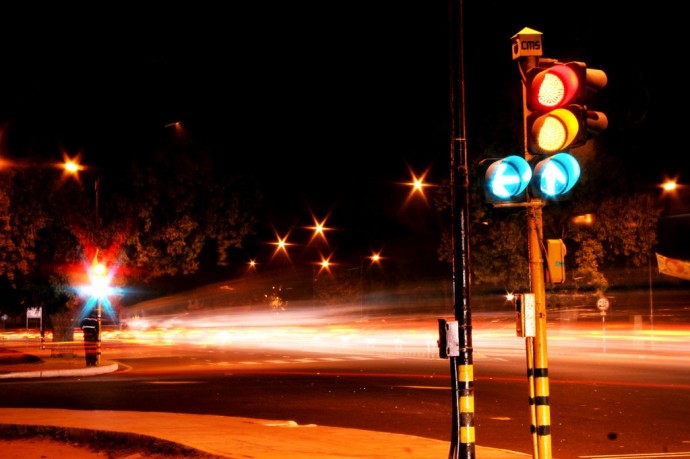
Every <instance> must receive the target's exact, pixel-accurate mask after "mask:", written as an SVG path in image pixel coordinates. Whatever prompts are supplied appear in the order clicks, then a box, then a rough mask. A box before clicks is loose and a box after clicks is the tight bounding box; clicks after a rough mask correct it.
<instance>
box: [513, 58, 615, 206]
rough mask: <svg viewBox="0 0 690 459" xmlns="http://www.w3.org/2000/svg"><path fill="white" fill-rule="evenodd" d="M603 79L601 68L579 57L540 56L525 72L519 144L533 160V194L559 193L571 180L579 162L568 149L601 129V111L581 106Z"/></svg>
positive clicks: (550, 195)
mask: <svg viewBox="0 0 690 459" xmlns="http://www.w3.org/2000/svg"><path fill="white" fill-rule="evenodd" d="M606 82H607V77H606V74H605V73H604V72H603V71H601V70H598V69H588V68H587V66H586V64H584V63H583V62H568V63H559V62H557V61H554V60H550V59H546V60H542V61H540V63H539V65H537V66H536V67H534V68H532V69H531V70H529V71H528V72H527V76H526V78H525V81H524V85H525V93H524V94H525V99H524V104H525V107H524V113H525V135H526V142H525V144H526V147H527V151H528V152H529V154H530V155H532V158H531V159H532V163H533V164H534V178H533V180H532V183H531V186H530V192H531V194H532V195H533V196H534V197H537V198H540V199H550V200H558V199H563V198H564V197H565V196H566V195H567V194H568V193H569V192H570V190H572V188H573V186H574V185H575V183H577V181H578V179H579V178H580V165H579V163H578V162H577V160H576V159H575V157H574V156H572V155H571V154H570V153H569V151H570V149H571V148H576V147H580V146H583V145H584V144H586V143H587V141H588V140H589V139H590V138H592V137H593V136H595V135H597V134H599V133H600V132H601V131H603V130H604V129H606V127H607V125H608V119H607V117H606V115H605V114H604V113H602V112H597V111H593V110H589V109H588V106H587V104H588V103H589V98H590V97H591V96H592V95H593V94H594V93H596V92H597V91H598V90H600V89H602V88H603V87H604V86H605V85H606Z"/></svg>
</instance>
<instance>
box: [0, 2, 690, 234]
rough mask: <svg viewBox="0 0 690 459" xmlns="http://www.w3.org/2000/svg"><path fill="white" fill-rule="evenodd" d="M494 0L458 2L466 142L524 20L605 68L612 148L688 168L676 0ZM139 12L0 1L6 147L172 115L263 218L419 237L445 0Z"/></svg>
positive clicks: (135, 133) (438, 159) (506, 117)
mask: <svg viewBox="0 0 690 459" xmlns="http://www.w3.org/2000/svg"><path fill="white" fill-rule="evenodd" d="M506 3H507V2H499V1H486V0H484V1H481V2H480V1H475V2H463V24H464V30H463V32H464V44H465V48H464V51H465V74H464V76H465V91H466V123H467V138H468V153H469V154H470V156H472V155H480V154H484V152H481V151H478V148H476V147H478V146H479V145H482V144H486V143H496V139H495V138H494V137H497V136H504V135H508V134H509V129H508V128H505V132H504V126H503V125H504V124H506V123H507V122H515V120H519V119H520V116H521V113H520V109H521V108H520V105H519V104H520V81H519V75H518V71H517V66H516V64H515V62H513V61H512V59H511V47H510V44H511V41H510V38H511V37H512V36H513V35H514V34H516V33H517V32H519V31H520V30H521V29H522V28H524V27H530V28H533V29H536V30H538V31H541V32H542V33H543V43H544V48H545V52H544V55H545V57H552V58H557V59H559V60H562V61H568V60H580V61H585V62H587V63H588V64H589V65H590V66H591V67H596V68H601V69H604V70H605V71H606V72H607V74H608V77H609V85H608V86H607V88H606V89H605V90H604V91H605V93H604V94H603V96H602V100H603V101H604V103H605V104H606V106H605V107H599V108H601V109H602V110H604V111H605V112H606V113H607V114H608V116H609V120H610V121H609V129H608V130H607V132H606V133H605V134H603V135H604V136H607V137H606V139H607V145H608V148H609V149H610V150H611V151H612V152H613V153H614V154H616V155H620V157H622V158H625V159H626V161H627V162H629V163H634V162H640V167H639V168H636V169H639V171H641V173H643V175H644V176H645V178H647V179H649V180H651V181H655V180H659V181H660V180H662V179H663V176H662V174H666V175H671V176H675V175H678V174H680V179H681V180H683V179H684V180H686V181H689V180H690V168H689V166H688V165H689V164H690V161H688V156H690V154H689V153H690V152H688V151H687V146H686V145H685V143H681V142H679V141H678V140H677V137H676V134H677V133H678V134H682V133H684V132H686V131H687V127H686V126H685V119H686V118H687V116H685V115H684V112H683V107H684V105H685V103H686V102H687V99H688V95H687V90H686V89H685V87H684V86H685V80H686V78H685V76H684V73H682V71H681V70H680V68H682V67H684V65H681V64H682V61H683V59H684V56H685V55H686V54H687V52H686V50H685V42H686V41H687V34H686V33H685V30H686V29H687V26H685V25H683V24H681V18H682V17H684V16H683V14H682V13H681V12H680V11H679V10H678V11H676V10H674V9H672V8H670V7H666V6H664V5H663V3H662V4H659V5H656V4H655V5H645V7H644V8H641V7H640V8H637V7H633V6H629V5H626V6H625V8H622V7H614V6H607V9H606V11H601V10H599V6H600V5H601V2H593V1H592V2H589V1H588V2H579V3H576V4H573V7H574V9H577V11H576V12H575V13H574V14H573V15H572V16H569V15H568V14H567V11H566V9H565V6H564V5H559V6H558V8H553V3H552V2H542V1H536V2H528V3H524V2H511V3H510V4H506ZM133 5H134V4H133ZM238 5H240V6H238ZM139 8H140V7H134V6H121V4H118V5H117V7H111V9H107V8H105V7H103V8H102V9H101V10H99V11H97V10H95V9H94V10H91V9H88V8H87V9H83V8H80V9H74V10H71V11H70V10H69V8H65V7H63V6H61V7H60V8H50V9H46V10H32V11H24V12H16V11H15V12H10V11H7V12H5V13H3V15H2V20H1V24H0V38H1V39H2V40H1V41H0V43H2V53H1V54H0V59H2V67H1V68H2V70H1V71H0V88H2V90H0V122H2V123H3V126H4V131H3V132H4V133H3V136H4V138H5V140H6V141H8V139H11V142H9V141H8V144H9V145H12V147H11V148H10V149H9V150H10V151H7V150H8V147H7V146H6V147H5V154H9V155H15V154H21V151H12V148H14V149H17V150H22V149H24V150H31V151H41V152H46V154H47V156H50V155H51V154H54V157H55V158H56V159H59V148H66V149H67V150H68V151H73V152H77V151H81V152H83V155H84V156H83V159H84V161H86V162H90V163H96V164H99V165H101V167H108V165H109V164H113V163H116V162H118V161H121V160H122V159H123V158H126V157H128V156H132V155H134V156H136V155H138V154H142V152H146V151H148V150H150V149H151V148H152V146H153V145H155V144H156V142H157V141H158V140H159V139H160V136H161V135H164V134H163V132H164V130H165V129H166V128H165V127H164V126H165V125H166V124H167V123H170V122H172V121H181V122H182V123H183V124H184V126H185V128H186V129H187V131H188V133H189V134H190V135H192V136H193V137H194V138H195V139H196V140H197V141H198V142H199V143H200V144H203V145H206V146H208V147H209V148H210V149H211V150H212V151H213V153H214V155H215V156H216V157H217V158H218V159H219V161H220V160H221V159H222V164H223V166H224V167H228V168H231V169H233V170H234V169H237V170H238V171H243V172H246V173H250V174H253V175H255V176H256V177H258V178H259V179H260V180H261V182H262V184H263V186H264V189H265V190H266V200H267V209H269V212H267V213H269V214H270V216H271V218H270V220H271V221H270V222H264V223H265V224H270V225H274V226H276V227H281V226H282V227H285V228H287V227H289V226H290V225H296V224H298V222H303V224H310V223H311V222H310V221H309V211H314V212H316V213H317V215H320V216H325V215H326V214H327V213H328V212H330V213H331V215H332V220H331V222H337V223H335V224H336V225H341V226H343V227H345V226H349V227H355V226H357V227H358V228H356V229H357V230H358V231H360V232H362V231H365V232H371V233H372V238H374V239H383V238H385V236H386V234H385V233H386V232H388V231H401V232H403V233H404V232H407V233H408V236H409V235H412V236H413V238H414V237H415V236H416V240H417V241H421V240H427V239H425V238H426V234H427V230H428V229H429V227H433V226H434V223H433V221H432V222H425V221H424V220H425V219H432V218H433V216H432V214H433V212H430V211H424V210H423V209H420V208H415V207H414V206H408V207H404V206H403V203H404V199H405V196H406V194H407V189H406V188H404V187H401V186H400V185H399V183H400V182H405V181H407V180H409V172H408V170H409V169H408V168H410V167H411V168H412V169H413V170H414V171H416V172H417V173H421V172H423V171H424V170H426V169H428V170H429V175H428V178H429V179H431V180H435V181H438V180H440V179H441V178H446V177H447V176H448V174H449V172H448V166H449V162H450V161H449V158H450V156H449V151H448V145H449V140H448V125H449V123H450V119H449V116H448V107H449V102H448V88H449V73H448V71H449V64H448V59H447V57H448V44H449V38H448V23H449V18H448V3H447V2H446V1H417V2H392V1H388V2H357V1H355V2H320V3H316V4H312V3H310V2H301V3H300V2H271V1H269V2H244V3H241V4H240V3H237V4H236V3H235V2H231V3H218V2H217V3H208V5H206V4H201V5H200V4H199V2H194V3H191V2H190V3H189V4H182V5H181V6H177V7H173V6H166V7H150V8H149V9H148V10H140V9H139ZM614 8H620V9H614ZM678 115H680V117H682V119H679V118H678ZM676 119H678V121H674V120H676ZM518 122H519V121H518ZM511 153H513V152H508V151H498V152H493V155H494V156H505V155H507V154H511ZM369 222H371V223H369ZM391 222H393V223H391ZM389 223H390V224H391V225H393V226H388V225H389ZM395 225H398V226H395ZM377 228H380V229H378V230H377ZM392 228H395V230H393V229H392ZM432 245H433V244H432Z"/></svg>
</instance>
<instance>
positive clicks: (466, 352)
mask: <svg viewBox="0 0 690 459" xmlns="http://www.w3.org/2000/svg"><path fill="white" fill-rule="evenodd" d="M448 17H449V32H450V35H449V37H450V46H449V49H450V56H449V58H450V94H449V96H450V116H451V132H450V166H451V176H450V195H451V244H452V256H453V260H452V262H453V263H452V264H453V299H454V314H455V321H451V322H446V321H444V320H443V319H439V337H440V339H439V351H440V356H441V357H444V358H445V357H447V358H449V361H450V373H451V391H452V403H453V406H452V433H451V448H450V453H449V458H450V459H460V458H465V459H473V458H474V457H475V435H474V367H473V357H472V352H473V347H472V311H471V307H470V247H469V239H470V234H469V174H468V165H467V148H466V146H467V140H466V138H465V81H464V63H463V59H464V56H463V46H464V44H463V28H462V21H463V17H462V0H449V3H448Z"/></svg>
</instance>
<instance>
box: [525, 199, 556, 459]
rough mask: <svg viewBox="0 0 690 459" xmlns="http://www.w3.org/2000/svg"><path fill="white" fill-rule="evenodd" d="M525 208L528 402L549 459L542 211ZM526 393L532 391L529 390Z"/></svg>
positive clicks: (536, 204)
mask: <svg viewBox="0 0 690 459" xmlns="http://www.w3.org/2000/svg"><path fill="white" fill-rule="evenodd" d="M530 204H532V205H530V206H528V207H527V238H528V240H527V245H528V252H529V253H528V256H529V275H530V284H531V289H532V293H534V306H535V316H536V318H535V319H536V323H535V330H536V336H535V338H534V368H533V370H532V380H533V383H534V399H533V400H530V404H533V406H532V407H531V409H532V411H533V412H534V414H535V416H536V426H533V428H534V431H535V433H536V443H537V446H538V454H537V456H536V457H538V458H539V459H551V454H552V453H551V407H550V401H549V364H548V357H547V344H546V288H545V283H544V256H543V251H542V248H541V244H540V241H541V240H542V208H543V203H542V202H541V201H539V200H532V201H530ZM530 393H532V390H531V389H530Z"/></svg>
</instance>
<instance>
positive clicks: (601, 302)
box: [597, 298, 609, 311]
mask: <svg viewBox="0 0 690 459" xmlns="http://www.w3.org/2000/svg"><path fill="white" fill-rule="evenodd" d="M597 309H599V310H600V311H607V310H608V309H609V300H608V299H606V298H599V299H598V300H597Z"/></svg>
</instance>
